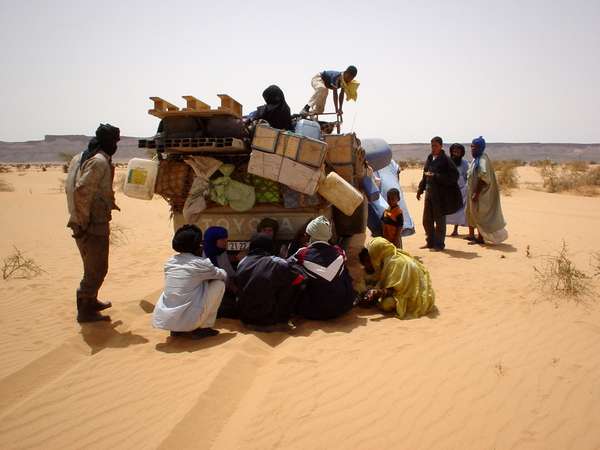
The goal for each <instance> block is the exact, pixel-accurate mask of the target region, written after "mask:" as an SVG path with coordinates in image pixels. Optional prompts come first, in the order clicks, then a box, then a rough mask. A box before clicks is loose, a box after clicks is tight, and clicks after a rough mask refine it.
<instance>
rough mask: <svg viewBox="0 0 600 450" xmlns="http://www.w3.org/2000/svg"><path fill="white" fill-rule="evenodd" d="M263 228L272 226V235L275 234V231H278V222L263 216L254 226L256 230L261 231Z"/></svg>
mask: <svg viewBox="0 0 600 450" xmlns="http://www.w3.org/2000/svg"><path fill="white" fill-rule="evenodd" d="M265 228H273V237H275V236H277V232H278V231H279V222H277V221H276V220H275V219H271V218H270V217H265V218H264V219H262V220H261V221H260V222H258V225H257V226H256V231H257V232H258V233H261V232H262V230H264V229H265Z"/></svg>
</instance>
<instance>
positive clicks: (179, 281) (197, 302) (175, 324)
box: [152, 225, 227, 339]
mask: <svg viewBox="0 0 600 450" xmlns="http://www.w3.org/2000/svg"><path fill="white" fill-rule="evenodd" d="M173 250H175V251H176V252H177V254H176V255H174V256H172V257H171V258H170V259H169V260H168V261H167V263H166V264H165V290H164V292H163V293H162V294H161V296H160V298H159V299H158V302H157V303H156V306H155V308H154V314H153V317H152V325H153V326H154V327H155V328H161V329H163V330H169V331H170V332H171V336H178V337H187V338H191V339H200V338H203V337H207V336H214V335H216V334H218V333H219V332H218V331H217V330H214V329H212V328H211V327H212V326H213V325H214V324H215V320H216V318H217V311H218V309H219V305H220V304H221V300H222V299H223V294H224V293H225V281H226V280H227V274H226V272H225V271H224V270H223V269H220V268H218V267H215V266H214V264H213V263H212V262H211V261H210V259H208V258H203V257H202V256H201V255H202V231H201V230H200V228H198V227H197V226H195V225H184V226H182V227H181V228H180V229H179V230H177V232H176V233H175V236H174V237H173Z"/></svg>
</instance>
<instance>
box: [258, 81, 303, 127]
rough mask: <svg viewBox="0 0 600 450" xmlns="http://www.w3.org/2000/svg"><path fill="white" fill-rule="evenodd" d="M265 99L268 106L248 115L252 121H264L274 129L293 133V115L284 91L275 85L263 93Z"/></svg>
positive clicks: (263, 106) (260, 107)
mask: <svg viewBox="0 0 600 450" xmlns="http://www.w3.org/2000/svg"><path fill="white" fill-rule="evenodd" d="M262 95H263V98H264V99H265V102H266V104H265V105H262V106H259V107H258V108H256V111H253V112H251V113H250V114H248V119H249V120H251V121H255V120H261V119H262V120H264V121H266V122H268V123H269V125H271V126H272V127H273V128H279V129H280V130H288V131H292V130H293V127H292V114H291V112H290V107H289V106H288V104H287V103H286V101H285V96H284V95H283V91H282V90H281V89H280V88H279V86H275V85H274V84H273V85H271V86H269V87H268V88H266V89H265V90H264V92H263V94H262Z"/></svg>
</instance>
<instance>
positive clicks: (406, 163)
mask: <svg viewBox="0 0 600 450" xmlns="http://www.w3.org/2000/svg"><path fill="white" fill-rule="evenodd" d="M397 163H398V165H399V166H400V168H401V169H402V170H404V169H421V168H423V161H421V160H419V159H415V158H410V159H407V160H402V161H397Z"/></svg>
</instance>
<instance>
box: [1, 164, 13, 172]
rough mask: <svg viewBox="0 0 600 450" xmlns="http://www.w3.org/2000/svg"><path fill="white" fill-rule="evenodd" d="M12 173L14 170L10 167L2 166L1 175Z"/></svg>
mask: <svg viewBox="0 0 600 450" xmlns="http://www.w3.org/2000/svg"><path fill="white" fill-rule="evenodd" d="M11 171H12V169H11V168H10V166H5V165H4V164H3V165H0V173H8V172H11Z"/></svg>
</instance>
